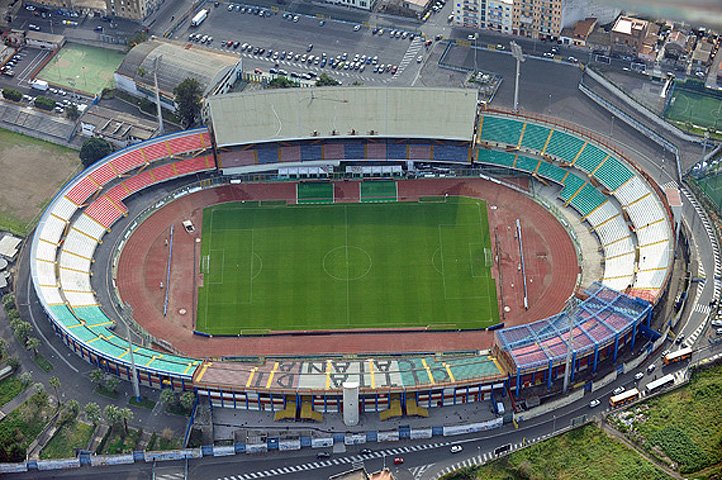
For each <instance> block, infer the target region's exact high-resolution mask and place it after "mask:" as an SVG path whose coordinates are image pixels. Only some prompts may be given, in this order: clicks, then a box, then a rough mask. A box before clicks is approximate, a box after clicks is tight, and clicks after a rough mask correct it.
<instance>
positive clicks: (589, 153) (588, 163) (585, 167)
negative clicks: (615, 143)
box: [574, 143, 607, 173]
mask: <svg viewBox="0 0 722 480" xmlns="http://www.w3.org/2000/svg"><path fill="white" fill-rule="evenodd" d="M605 158H607V152H605V151H604V150H602V149H601V148H599V147H597V146H595V145H592V144H591V143H588V144H587V146H586V147H584V150H582V153H580V154H579V157H577V161H576V162H574V167H575V168H578V169H579V170H582V171H585V172H587V173H590V172H593V171H594V169H595V168H597V167H598V166H599V164H600V163H602V160H604V159H605Z"/></svg>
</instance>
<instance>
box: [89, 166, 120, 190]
mask: <svg viewBox="0 0 722 480" xmlns="http://www.w3.org/2000/svg"><path fill="white" fill-rule="evenodd" d="M117 176H118V174H117V173H116V172H115V170H113V165H112V164H110V163H106V164H105V165H102V166H101V167H100V168H98V169H97V170H95V171H94V172H92V173H91V174H90V177H91V178H92V179H93V181H94V182H95V183H96V184H97V185H105V184H106V183H108V182H109V181H111V180H113V179H114V178H115V177H117Z"/></svg>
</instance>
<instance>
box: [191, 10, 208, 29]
mask: <svg viewBox="0 0 722 480" xmlns="http://www.w3.org/2000/svg"><path fill="white" fill-rule="evenodd" d="M206 18H208V9H206V8H204V9H203V10H201V11H200V12H198V13H196V15H195V16H194V17H193V18H192V19H191V27H197V26H198V25H200V24H201V23H203V22H204V21H205V20H206Z"/></svg>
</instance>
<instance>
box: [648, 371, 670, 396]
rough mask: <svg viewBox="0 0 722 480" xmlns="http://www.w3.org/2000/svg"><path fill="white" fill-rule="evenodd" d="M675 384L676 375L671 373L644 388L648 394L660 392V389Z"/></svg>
mask: <svg viewBox="0 0 722 480" xmlns="http://www.w3.org/2000/svg"><path fill="white" fill-rule="evenodd" d="M672 383H674V375H672V374H671V373H670V374H668V375H665V376H663V377H662V378H658V379H657V380H655V381H653V382H649V383H648V384H647V385H646V386H645V387H644V388H645V390H647V393H648V394H649V393H653V392H655V391H656V390H659V389H660V388H662V387H664V386H665V385H670V384H672Z"/></svg>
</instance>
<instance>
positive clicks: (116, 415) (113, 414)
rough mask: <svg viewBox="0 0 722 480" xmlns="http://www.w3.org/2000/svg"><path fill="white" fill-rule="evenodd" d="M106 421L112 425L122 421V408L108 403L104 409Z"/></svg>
mask: <svg viewBox="0 0 722 480" xmlns="http://www.w3.org/2000/svg"><path fill="white" fill-rule="evenodd" d="M103 416H104V417H105V421H106V422H108V424H109V425H110V426H111V427H112V426H115V424H116V423H118V422H119V421H120V408H118V407H117V406H115V405H106V406H105V409H104V410H103Z"/></svg>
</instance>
